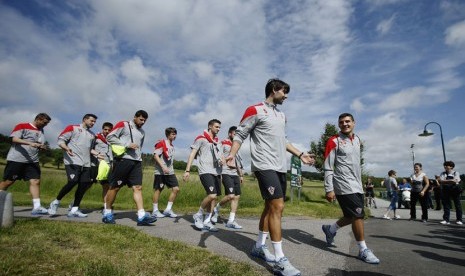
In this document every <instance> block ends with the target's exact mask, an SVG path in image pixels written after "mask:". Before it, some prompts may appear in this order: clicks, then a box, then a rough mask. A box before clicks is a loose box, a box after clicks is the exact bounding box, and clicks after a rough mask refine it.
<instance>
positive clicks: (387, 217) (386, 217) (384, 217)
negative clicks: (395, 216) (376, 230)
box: [383, 215, 391, 220]
mask: <svg viewBox="0 0 465 276" xmlns="http://www.w3.org/2000/svg"><path fill="white" fill-rule="evenodd" d="M383 219H388V220H391V218H390V217H389V216H386V215H384V216H383Z"/></svg>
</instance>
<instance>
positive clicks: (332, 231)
mask: <svg viewBox="0 0 465 276" xmlns="http://www.w3.org/2000/svg"><path fill="white" fill-rule="evenodd" d="M339 228H341V227H340V226H339V225H337V223H333V224H331V227H330V228H329V232H331V234H334V233H336V232H337V230H339Z"/></svg>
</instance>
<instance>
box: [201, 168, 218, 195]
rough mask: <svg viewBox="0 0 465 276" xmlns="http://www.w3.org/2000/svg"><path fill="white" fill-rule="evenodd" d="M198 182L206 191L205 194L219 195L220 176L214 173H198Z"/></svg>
mask: <svg viewBox="0 0 465 276" xmlns="http://www.w3.org/2000/svg"><path fill="white" fill-rule="evenodd" d="M200 182H201V183H202V185H203V188H204V189H205V192H207V195H212V194H216V195H218V196H219V195H221V186H220V176H219V175H214V174H209V173H207V174H201V175H200Z"/></svg>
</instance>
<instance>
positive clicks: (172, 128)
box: [165, 127, 178, 137]
mask: <svg viewBox="0 0 465 276" xmlns="http://www.w3.org/2000/svg"><path fill="white" fill-rule="evenodd" d="M171 133H174V134H178V131H177V130H176V129H175V128H174V127H167V128H166V129H165V136H166V137H168V136H169V135H170V134H171Z"/></svg>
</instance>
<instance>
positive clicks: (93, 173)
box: [90, 166, 98, 183]
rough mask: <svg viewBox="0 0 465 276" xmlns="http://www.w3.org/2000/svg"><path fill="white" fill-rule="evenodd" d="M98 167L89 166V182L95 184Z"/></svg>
mask: <svg viewBox="0 0 465 276" xmlns="http://www.w3.org/2000/svg"><path fill="white" fill-rule="evenodd" d="M97 175H98V166H90V181H91V182H92V183H97Z"/></svg>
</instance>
